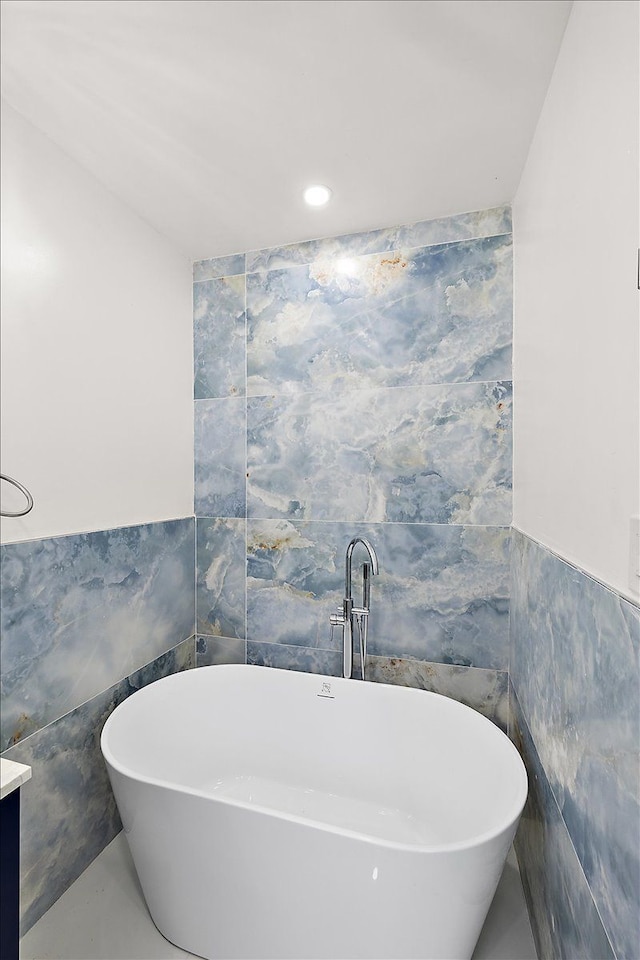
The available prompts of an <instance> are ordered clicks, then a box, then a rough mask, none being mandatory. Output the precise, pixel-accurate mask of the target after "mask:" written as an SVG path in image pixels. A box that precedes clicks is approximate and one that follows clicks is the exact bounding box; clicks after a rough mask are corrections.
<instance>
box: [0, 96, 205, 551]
mask: <svg viewBox="0 0 640 960" xmlns="http://www.w3.org/2000/svg"><path fill="white" fill-rule="evenodd" d="M2 256H3V263H2V326H1V336H2V342H1V348H2V349H1V358H2V369H1V377H2V381H1V386H2V400H1V403H2V409H1V414H2V422H1V442H2V447H1V454H2V472H3V473H6V474H9V475H11V476H14V477H16V478H17V479H18V480H20V481H21V482H22V483H24V484H25V485H26V486H27V487H28V488H29V489H30V490H31V492H32V493H33V496H34V499H35V507H34V509H33V511H32V512H31V513H30V514H29V515H27V516H26V517H25V518H23V519H3V520H2V537H3V540H4V541H5V542H8V541H17V540H26V539H33V538H39V537H49V536H54V535H59V534H66V533H77V532H81V531H89V530H100V529H106V528H110V527H117V526H125V525H128V524H136V523H143V522H148V521H154V520H161V519H169V518H174V517H183V516H187V515H191V514H192V513H193V467H192V443H193V438H192V400H191V395H192V386H191V384H192V333H191V267H190V263H189V262H188V261H187V259H186V258H185V257H184V256H183V255H182V254H181V253H179V252H178V251H177V250H176V249H175V248H174V247H173V246H172V245H171V244H170V243H169V242H168V241H167V240H165V239H164V238H163V237H161V236H160V234H158V233H157V232H156V231H155V230H153V229H152V228H151V227H149V226H148V225H147V224H146V223H144V222H143V221H142V220H140V219H139V217H137V216H136V215H135V214H133V213H132V212H131V211H130V210H129V209H128V208H127V207H126V206H125V205H124V204H123V203H122V201H120V200H118V199H117V198H116V197H115V196H114V195H113V194H111V193H110V192H109V191H108V190H107V189H105V188H104V187H103V186H102V185H101V184H99V183H98V181H97V180H95V179H94V178H93V177H92V176H91V175H90V174H88V173H86V172H85V171H84V170H83V169H82V168H81V167H79V166H78V165H77V164H76V163H75V162H73V161H72V160H70V159H69V158H68V157H67V156H66V155H65V154H64V153H62V152H61V151H60V150H59V149H58V148H57V147H56V146H55V145H54V144H53V143H52V142H51V141H50V140H48V139H47V138H46V137H45V136H44V135H43V134H41V133H40V132H39V131H37V130H36V128H35V127H33V126H32V125H31V124H29V123H28V122H27V121H25V120H24V119H23V118H22V117H20V116H19V115H18V114H17V113H16V112H15V111H14V110H12V108H11V107H9V106H8V105H6V104H3V109H2ZM22 502H23V501H22V500H21V498H20V495H16V496H15V497H14V496H12V491H11V488H9V487H8V485H7V484H6V483H5V482H4V481H3V482H2V503H3V506H4V508H5V509H10V510H11V509H18V508H19V507H18V505H19V504H20V503H22Z"/></svg>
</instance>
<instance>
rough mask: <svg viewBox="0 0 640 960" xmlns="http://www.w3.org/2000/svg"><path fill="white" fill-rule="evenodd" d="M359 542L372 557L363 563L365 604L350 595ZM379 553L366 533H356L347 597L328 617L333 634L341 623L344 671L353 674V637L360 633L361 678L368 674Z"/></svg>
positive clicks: (348, 557) (350, 551) (348, 565)
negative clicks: (358, 604) (373, 585)
mask: <svg viewBox="0 0 640 960" xmlns="http://www.w3.org/2000/svg"><path fill="white" fill-rule="evenodd" d="M358 543H361V544H362V546H363V547H364V549H365V550H366V551H367V553H368V555H369V559H368V560H366V561H365V562H364V563H363V564H362V606H361V607H356V606H354V603H353V597H352V596H351V564H352V557H353V551H354V550H355V547H356V545H357V544H358ZM378 571H379V568H378V557H377V555H376V551H375V549H374V547H373V545H372V544H371V543H369V541H368V540H365V538H364V537H354V538H353V540H351V542H350V543H349V546H348V547H347V555H346V562H345V586H344V600H343V601H342V610H341V611H340V612H339V613H334V614H332V615H331V617H330V618H329V622H330V624H331V635H332V636H333V630H334V628H335V627H337V626H341V627H342V675H343V676H344V677H347V679H350V678H351V675H352V673H353V637H354V635H355V634H356V633H357V635H358V640H359V645H360V663H361V666H362V679H363V680H364V678H365V676H364V674H365V663H366V658H367V632H368V626H369V612H370V610H369V605H370V602H371V577H372V576H373V575H375V574H377V573H378Z"/></svg>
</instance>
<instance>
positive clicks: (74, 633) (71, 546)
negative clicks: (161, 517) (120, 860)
mask: <svg viewBox="0 0 640 960" xmlns="http://www.w3.org/2000/svg"><path fill="white" fill-rule="evenodd" d="M0 577H1V584H0V596H1V605H0V616H1V629H2V672H1V677H0V685H1V693H2V725H1V736H2V750H3V751H4V752H3V754H2V755H3V756H4V757H7V758H9V759H12V760H15V761H17V762H20V763H26V764H29V765H30V766H31V767H32V769H33V777H32V779H31V780H30V781H29V783H28V784H26V785H25V786H24V787H23V789H22V797H21V806H22V822H23V829H22V850H21V872H22V877H21V883H22V931H23V933H24V932H26V930H28V929H29V928H30V927H31V926H32V925H33V923H35V921H36V920H38V919H39V917H40V916H41V915H42V914H43V913H44V912H45V911H46V910H47V909H48V908H49V907H50V906H51V905H52V904H53V903H54V902H55V901H56V900H57V899H58V898H59V897H60V896H61V894H62V893H64V891H65V890H66V889H67V887H68V886H69V885H70V884H71V883H72V882H73V881H74V880H75V879H76V878H77V877H78V876H79V875H80V873H82V871H83V870H84V869H85V867H87V866H88V864H89V863H90V862H91V861H92V860H93V859H94V858H95V857H96V856H97V855H98V853H100V851H101V850H102V849H103V848H104V847H105V846H106V844H107V843H109V841H110V840H112V839H113V837H114V836H115V835H116V833H117V832H118V831H119V830H120V829H121V825H120V821H119V818H118V814H117V811H116V808H115V804H114V801H113V797H112V793H111V788H110V786H109V783H108V778H107V775H106V769H105V767H104V763H103V761H102V756H101V753H100V746H99V740H100V733H101V730H102V726H103V724H104V721H105V720H106V719H107V716H108V715H109V713H110V712H111V710H112V709H113V708H114V707H115V706H116V705H117V704H118V703H119V702H121V701H122V700H123V699H125V697H126V696H128V694H129V693H131V692H132V691H133V690H135V689H137V688H138V687H140V686H143V685H144V684H146V683H149V682H150V681H151V680H154V679H157V678H158V677H160V676H164V675H166V674H168V673H172V672H175V671H176V670H181V669H185V668H187V667H191V666H195V633H194V628H195V615H194V614H195V611H194V607H195V603H194V590H193V584H194V578H195V521H194V519H193V518H188V519H184V520H173V521H168V522H164V523H150V524H144V525H140V526H134V527H127V528H120V529H115V530H106V531H100V532H96V533H86V534H79V535H73V536H64V537H56V538H52V539H46V540H35V541H29V542H26V543H14V544H7V545H4V546H2V547H1V548H0Z"/></svg>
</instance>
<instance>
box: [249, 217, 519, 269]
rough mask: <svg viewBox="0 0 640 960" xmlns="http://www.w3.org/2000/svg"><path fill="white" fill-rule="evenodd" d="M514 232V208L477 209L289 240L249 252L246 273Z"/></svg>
mask: <svg viewBox="0 0 640 960" xmlns="http://www.w3.org/2000/svg"><path fill="white" fill-rule="evenodd" d="M510 232H511V207H510V206H508V205H507V206H501V207H494V208H492V209H490V210H476V211H473V212H471V213H460V214H456V215H455V216H452V217H440V218H438V219H436V220H420V221H418V222H417V223H408V224H405V225H403V226H400V227H383V228H382V229H379V230H369V231H366V232H363V233H350V234H344V235H342V236H340V237H326V238H324V239H320V240H307V241H304V242H303V243H290V244H287V245H286V246H282V247H271V248H268V249H265V250H253V251H251V252H250V253H248V254H247V262H246V269H247V273H253V272H255V271H266V270H278V269H282V268H283V267H291V266H295V265H297V264H306V263H313V262H314V261H315V260H326V259H330V258H334V257H357V256H362V255H363V254H370V253H386V252H388V251H390V250H397V249H398V248H400V247H406V248H411V247H426V246H428V245H431V244H439V243H451V242H455V241H457V240H472V239H476V238H478V237H492V236H498V235H501V234H505V233H510Z"/></svg>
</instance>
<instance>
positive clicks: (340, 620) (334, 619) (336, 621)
mask: <svg viewBox="0 0 640 960" xmlns="http://www.w3.org/2000/svg"><path fill="white" fill-rule="evenodd" d="M329 624H330V626H331V633H330V635H329V642H330V643H333V631H334V630H335V628H336V627H342V629H343V630H344V624H345V619H344V613H343V611H342V607H339V608H338V612H337V613H332V614H331V616H330V617H329Z"/></svg>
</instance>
